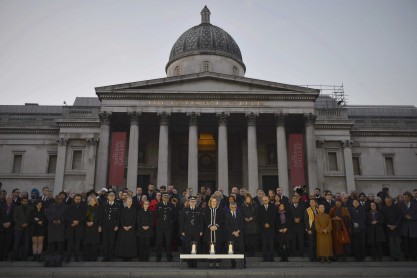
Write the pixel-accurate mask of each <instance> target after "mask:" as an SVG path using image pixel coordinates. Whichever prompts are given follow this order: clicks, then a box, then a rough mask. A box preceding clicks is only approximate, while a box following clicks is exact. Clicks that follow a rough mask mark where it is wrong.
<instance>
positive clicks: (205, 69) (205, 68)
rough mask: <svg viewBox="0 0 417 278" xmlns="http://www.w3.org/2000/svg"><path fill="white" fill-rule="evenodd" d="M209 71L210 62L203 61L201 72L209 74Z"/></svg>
mask: <svg viewBox="0 0 417 278" xmlns="http://www.w3.org/2000/svg"><path fill="white" fill-rule="evenodd" d="M209 71H210V62H209V61H204V62H203V72H209Z"/></svg>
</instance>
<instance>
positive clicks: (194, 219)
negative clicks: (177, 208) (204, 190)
mask: <svg viewBox="0 0 417 278" xmlns="http://www.w3.org/2000/svg"><path fill="white" fill-rule="evenodd" d="M189 202H190V206H189V207H188V208H183V209H182V210H181V214H180V221H179V222H180V234H181V236H183V237H184V238H185V241H184V244H185V250H186V252H187V253H191V251H192V242H193V241H195V242H196V243H197V246H196V248H199V247H200V238H201V236H202V235H203V225H204V222H203V217H202V214H201V210H200V208H198V207H196V203H197V198H196V197H195V196H192V197H190V199H189ZM200 250H201V249H200ZM195 251H196V252H197V253H199V252H198V251H197V249H196V250H195ZM188 267H191V268H193V267H197V260H192V261H189V262H188Z"/></svg>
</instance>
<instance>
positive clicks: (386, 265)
mask: <svg viewBox="0 0 417 278" xmlns="http://www.w3.org/2000/svg"><path fill="white" fill-rule="evenodd" d="M230 266H231V265H230V261H229V260H223V261H222V262H221V265H220V268H218V269H210V268H209V265H208V262H199V264H198V268H187V264H186V263H185V264H184V263H182V264H180V262H179V258H178V257H174V261H173V262H166V261H162V262H159V263H156V262H155V261H154V258H151V261H150V262H135V261H132V262H70V263H64V264H63V266H62V267H55V268H49V267H48V268H47V267H44V266H43V264H42V263H37V262H0V277H1V278H3V277H10V278H11V277H22V278H26V277H31V278H34V277H36V278H38V277H39V278H44V277H45V278H46V277H62V278H66V277H68V278H84V277H85V278H87V277H88V278H90V277H91V278H95V277H108V278H113V277H114V278H116V277H117V278H136V277H137V278H141V277H163V278H166V277H226V278H233V277H239V278H243V277H309V278H319V277H320V278H323V277H349V278H350V277H352V278H353V277H384V278H385V277H389V278H391V277H392V278H393V277H413V278H414V277H417V262H410V261H407V262H406V261H400V262H392V261H389V258H384V260H383V261H382V262H370V261H366V262H354V261H352V258H348V260H347V261H346V262H332V263H330V264H329V263H324V264H321V263H319V262H308V261H307V260H306V259H305V258H290V262H261V258H256V257H255V258H248V259H247V268H246V269H243V268H242V269H241V268H236V269H231V268H230Z"/></svg>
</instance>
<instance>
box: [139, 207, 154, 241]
mask: <svg viewBox="0 0 417 278" xmlns="http://www.w3.org/2000/svg"><path fill="white" fill-rule="evenodd" d="M136 225H137V229H136V235H137V236H139V237H146V238H151V237H153V231H154V226H153V225H154V216H153V213H152V211H150V210H149V209H148V210H147V211H144V210H143V209H141V210H139V211H138V214H137V222H136ZM143 226H149V229H147V230H144V229H143V228H142V227H143Z"/></svg>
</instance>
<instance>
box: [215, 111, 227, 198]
mask: <svg viewBox="0 0 417 278" xmlns="http://www.w3.org/2000/svg"><path fill="white" fill-rule="evenodd" d="M228 117H229V113H225V112H222V113H218V114H217V118H218V121H219V134H218V140H217V141H218V146H217V175H218V177H217V183H218V189H222V190H223V193H224V194H225V195H229V163H228V152H227V118H228Z"/></svg>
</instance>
